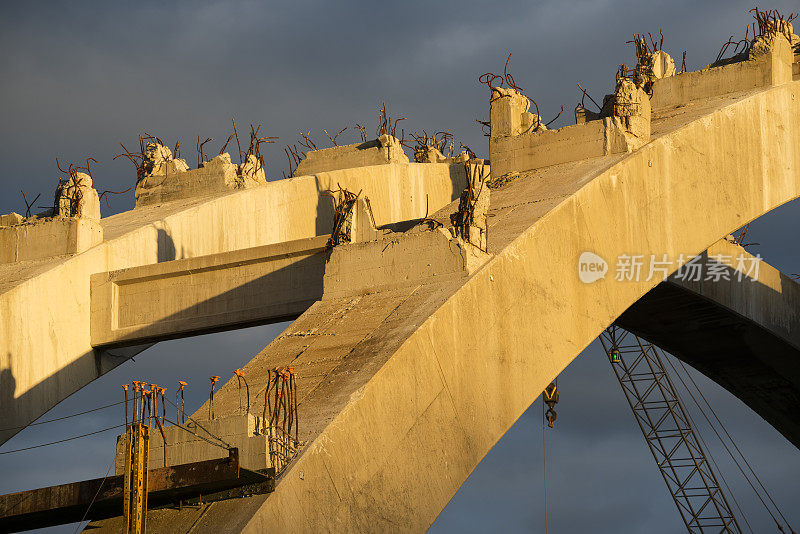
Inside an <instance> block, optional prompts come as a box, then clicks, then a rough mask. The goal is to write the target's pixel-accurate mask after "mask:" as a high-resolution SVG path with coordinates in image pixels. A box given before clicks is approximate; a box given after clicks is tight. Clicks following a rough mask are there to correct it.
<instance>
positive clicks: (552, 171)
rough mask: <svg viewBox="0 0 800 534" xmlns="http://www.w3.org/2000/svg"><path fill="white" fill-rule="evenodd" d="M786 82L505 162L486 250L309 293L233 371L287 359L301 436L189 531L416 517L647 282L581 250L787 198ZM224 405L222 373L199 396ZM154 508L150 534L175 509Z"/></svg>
mask: <svg viewBox="0 0 800 534" xmlns="http://www.w3.org/2000/svg"><path fill="white" fill-rule="evenodd" d="M798 94H800V85H798V84H797V83H792V84H785V85H781V86H778V87H774V88H770V89H767V90H761V91H755V92H750V93H745V94H738V95H736V96H732V97H725V98H717V99H713V100H708V101H706V102H704V103H703V104H702V105H694V106H687V107H686V109H662V110H658V111H656V112H654V122H653V138H652V140H651V142H650V143H648V144H646V145H645V146H643V147H641V148H640V149H638V150H636V151H634V152H633V153H631V154H628V155H612V156H606V157H602V158H594V159H592V160H587V161H582V162H574V163H566V164H562V165H553V166H549V167H546V168H543V169H536V170H533V171H527V172H522V173H520V176H519V178H517V179H516V180H514V181H512V182H510V183H508V184H507V185H505V186H504V187H502V188H500V189H498V190H495V191H494V192H493V194H492V197H491V208H490V214H491V215H492V216H491V217H490V218H489V221H490V232H489V234H490V240H489V252H490V254H492V257H491V258H490V259H489V260H488V261H487V262H486V263H485V264H484V266H483V267H481V268H478V269H477V270H476V271H475V272H473V273H472V274H471V275H469V276H467V277H465V278H457V279H449V280H442V281H435V279H432V278H428V279H426V280H422V281H420V280H409V283H408V284H407V285H406V286H405V287H394V288H390V289H386V290H376V291H374V292H368V293H363V292H362V291H355V292H354V293H353V294H350V295H347V294H331V295H329V296H324V297H323V299H322V300H321V301H320V302H318V303H316V304H314V305H313V306H312V307H311V308H310V309H309V310H308V311H307V312H306V313H304V314H303V315H302V316H300V317H299V318H298V319H297V320H296V321H295V322H294V323H293V324H292V325H291V326H290V327H289V329H287V331H286V332H284V333H283V334H282V335H280V336H279V337H278V338H276V339H275V340H274V341H273V342H272V343H271V344H270V345H269V346H268V347H267V348H266V349H264V350H263V351H262V352H261V353H259V355H257V356H256V357H255V358H254V359H253V360H252V361H251V362H250V363H249V364H248V365H247V366H246V367H245V368H244V372H245V374H246V376H247V377H248V381H249V383H250V387H251V389H253V390H255V391H259V390H261V388H262V387H263V385H264V379H265V369H268V368H272V367H275V366H284V365H290V364H291V365H293V366H294V367H295V369H296V373H297V376H298V386H299V395H300V399H301V404H300V414H301V415H300V417H301V421H302V424H301V439H305V440H308V441H309V444H308V445H307V446H306V447H305V448H304V449H303V450H301V452H300V454H299V456H298V458H297V459H296V460H295V461H294V463H293V464H291V465H290V466H289V468H288V470H287V471H286V472H285V473H284V475H283V476H282V478H281V479H280V480H279V482H278V484H277V487H276V491H275V493H273V494H270V495H269V496H260V497H252V498H250V499H243V500H241V501H240V502H238V503H228V504H227V506H226V507H220V508H218V509H217V510H216V511H214V512H213V513H209V514H206V515H209V518H208V523H205V522H204V521H203V520H200V522H199V523H198V524H197V527H198V528H211V526H212V522H213V521H217V522H218V521H220V520H221V519H222V518H226V517H228V518H231V520H236V521H239V520H240V519H241V515H244V514H246V515H247V516H248V517H251V519H250V520H249V521H248V522H247V523H246V525H243V526H241V523H239V524H237V526H236V530H237V531H239V530H241V531H244V532H261V531H264V530H276V531H295V532H296V531H363V530H369V531H375V530H380V531H385V530H392V531H394V530H403V531H419V530H423V529H424V528H426V527H427V526H429V525H430V523H431V522H432V521H433V520H434V519H435V517H436V516H437V515H438V513H439V512H440V511H441V509H442V508H443V507H444V506H445V504H446V503H447V502H448V501H449V499H450V498H451V497H452V495H453V494H454V493H455V492H456V490H457V489H458V487H459V486H460V485H461V483H462V482H463V481H464V480H465V479H466V477H467V476H468V475H469V473H470V472H471V471H472V469H473V468H474V467H475V466H476V465H477V463H478V462H479V461H480V459H481V458H482V457H483V456H484V455H485V454H486V452H487V451H488V450H489V449H490V448H491V447H492V446H493V445H494V444H495V443H496V441H497V440H498V439H499V438H500V437H501V436H502V435H503V433H505V431H506V430H507V429H508V428H509V427H510V426H511V425H512V424H513V423H514V421H515V420H516V419H517V418H518V417H519V416H520V415H521V414H522V413H523V411H524V410H525V409H526V408H527V407H528V406H529V405H530V403H531V402H532V401H533V400H534V399H535V398H536V397H537V396H538V395H539V393H540V392H541V391H542V389H543V388H544V387H545V386H546V385H547V384H548V383H549V382H550V381H551V380H552V379H553V378H554V377H555V376H556V375H557V374H558V373H559V372H560V371H561V370H562V369H563V368H564V367H565V366H566V365H568V364H569V362H570V361H571V360H572V359H573V358H574V357H575V356H576V355H577V354H578V353H580V351H581V350H582V349H583V348H584V347H585V346H586V345H587V344H588V343H590V342H591V341H592V340H593V339H594V338H595V337H596V336H597V335H598V334H599V333H600V332H601V331H602V330H603V329H604V328H605V327H606V326H608V325H609V324H610V323H611V322H613V321H614V320H615V319H616V318H617V317H618V316H619V315H620V314H622V313H623V312H624V311H625V310H626V309H627V308H629V307H630V306H631V305H632V304H633V303H634V302H636V301H637V300H638V299H640V298H641V297H642V296H643V295H645V294H646V293H647V292H648V291H649V290H651V289H652V288H653V287H654V286H656V285H657V284H658V280H657V279H653V280H649V281H646V280H644V279H643V278H642V279H640V280H634V281H616V280H615V279H614V278H613V277H607V278H605V279H601V280H598V281H596V282H595V283H593V284H584V283H581V282H580V281H579V279H578V276H577V260H578V257H579V256H580V254H581V253H582V252H584V251H593V252H594V253H596V254H598V255H600V256H601V257H603V258H606V259H608V260H609V261H611V260H612V259H613V258H616V257H618V256H619V255H621V254H625V253H631V251H635V252H636V253H639V254H651V253H652V254H663V253H666V254H668V255H669V256H672V257H677V256H678V255H679V254H699V253H701V252H702V251H704V250H705V249H707V248H708V247H710V246H711V245H712V244H713V243H715V242H716V241H717V240H718V239H720V238H721V237H722V236H725V235H727V234H729V233H730V232H732V231H733V230H734V229H736V228H739V227H740V226H742V225H743V224H744V223H746V222H748V221H750V220H752V219H754V218H756V217H757V216H759V215H760V214H762V213H764V212H765V211H768V210H770V209H772V208H774V207H776V206H778V205H780V204H782V203H784V202H786V201H788V200H791V199H793V198H796V197H797V196H798V195H799V194H800V174H799V173H798V171H800V126H798V124H799V123H798V120H797V119H798V117H800V99H798ZM764 154H770V155H771V157H769V158H765V157H763V155H764ZM454 209H455V204H453V205H451V206H448V207H447V208H445V209H444V210H442V212H440V214H437V215H436V216H435V217H434V218H435V219H437V218H438V219H439V220H441V219H443V218H444V217H446V215H447V214H449V213H452V212H453V210H454ZM354 250H357V249H354ZM346 253H347V252H346V250H345V249H343V250H342V254H346ZM570 266H574V270H572V269H573V268H571V267H570ZM763 295H764V296H767V295H772V297H773V298H776V299H780V298H782V297H781V295H780V294H778V293H776V292H774V291H772V292H767V291H765V292H764V293H763ZM794 356H795V357H796V353H795V354H794ZM794 380H795V381H796V380H797V378H796V377H795V378H794ZM732 391H733V393H734V394H737V395H738V394H742V392H741V391H737V390H735V389H734V390H732ZM742 396H744V397H746V395H743V394H742ZM258 397H259V395H258V394H256V395H255V398H256V399H258ZM237 402H238V397H237V388H236V386H235V383H234V382H229V383H228V384H226V385H225V386H224V387H223V388H222V389H221V390H220V391H219V393H218V394H217V395H216V396H215V410H220V411H223V412H226V413H232V412H233V411H234V410H236V409H237V407H238V405H237ZM253 405H254V409H255V411H256V412H257V411H258V409H259V405H258V400H256V401H255V402H254V403H253ZM205 410H207V407H205V406H204V407H202V408H201V409H200V410H198V413H197V415H198V416H202V414H203V413H204V411H205ZM256 508H257V511H255V510H256ZM158 517H159V523H158V524H159V525H164V526H165V527H164V528H165V529H166V530H164V531H168V528H169V525H177V524H179V523H181V522H182V521H184V518H183V517H181V512H178V511H175V510H170V511H161V512H158ZM108 526H109V528H110V527H111V526H112V524H111V523H109V524H108ZM154 528H155V527H154Z"/></svg>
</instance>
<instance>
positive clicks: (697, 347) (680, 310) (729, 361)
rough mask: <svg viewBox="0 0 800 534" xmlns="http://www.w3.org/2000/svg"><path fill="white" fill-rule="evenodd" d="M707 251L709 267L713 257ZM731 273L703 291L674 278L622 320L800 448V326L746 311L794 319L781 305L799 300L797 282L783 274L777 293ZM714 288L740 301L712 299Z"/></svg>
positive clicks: (628, 326) (782, 318)
mask: <svg viewBox="0 0 800 534" xmlns="http://www.w3.org/2000/svg"><path fill="white" fill-rule="evenodd" d="M703 256H704V258H703V263H704V264H705V263H706V260H707V254H706V253H703ZM727 271H728V274H729V276H730V277H731V280H732V282H731V283H727V282H705V284H714V283H725V284H727V287H726V288H724V289H718V288H711V289H707V290H705V291H702V290H700V288H701V287H702V284H696V286H697V287H693V284H686V283H685V282H676V281H675V279H674V277H671V279H668V280H667V281H666V282H662V283H661V284H659V285H657V286H656V287H654V288H653V289H651V290H650V291H649V292H648V293H647V294H645V295H644V296H643V297H642V298H640V299H639V300H638V301H637V302H635V303H634V304H633V305H632V306H631V307H630V308H628V309H627V310H626V311H625V312H624V313H623V314H622V315H620V316H619V317H618V318H617V321H616V323H617V324H619V325H620V326H622V327H623V328H625V329H626V330H629V331H631V332H633V333H634V334H636V335H638V336H640V337H642V338H644V339H646V340H648V341H650V342H652V343H655V344H656V345H658V346H659V347H661V348H662V349H664V350H665V351H667V352H669V353H670V354H673V355H674V356H676V357H677V358H679V359H680V360H682V361H684V362H686V363H687V364H689V365H691V366H692V367H694V368H695V369H697V370H698V371H700V372H701V373H703V374H704V375H706V376H707V377H709V378H710V379H712V380H713V381H715V382H716V383H718V384H719V385H721V386H722V387H724V388H725V389H727V390H728V391H730V392H731V393H732V394H733V395H735V396H736V397H737V398H739V399H740V400H741V401H742V402H744V403H745V404H747V405H748V406H749V407H750V408H752V409H753V410H754V411H755V412H756V413H758V414H759V415H760V416H761V417H762V418H764V420H766V421H767V422H768V423H770V424H771V425H772V426H773V427H775V429H777V430H778V431H779V432H780V433H781V434H783V435H784V437H786V439H788V440H789V441H790V442H792V443H793V444H794V445H795V446H796V447H798V448H800V419H798V417H797V414H798V413H800V334H799V333H798V329H797V327H798V326H800V325H797V324H795V325H794V326H795V328H792V327H791V325H789V327H788V328H786V331H784V332H780V331H775V330H774V329H771V328H769V325H767V326H765V324H764V321H763V320H762V321H757V320H754V318H751V317H747V316H745V315H742V313H740V311H741V310H746V309H748V308H749V309H753V310H754V311H755V313H758V314H762V315H763V316H764V318H766V319H767V320H768V321H767V322H771V323H772V325H781V326H784V325H786V323H787V322H790V321H792V318H788V317H784V316H782V315H783V314H781V313H780V310H781V308H782V306H780V305H779V303H781V302H782V301H784V300H785V299H790V302H796V300H795V299H793V298H792V295H793V294H795V295H796V294H797V287H798V284H797V283H796V282H795V281H794V280H792V279H791V278H790V277H788V276H785V275H783V274H781V275H780V280H781V283H780V286H781V289H780V291H778V290H776V289H774V288H772V287H769V286H767V285H765V284H763V283H761V282H758V281H754V280H752V279H750V278H743V279H742V281H741V282H738V281H736V282H733V281H734V280H736V278H735V273H736V271H735V270H733V269H732V268H728V269H727ZM713 291H716V292H717V293H722V296H724V298H725V299H726V300H727V301H728V302H732V303H734V305H733V306H728V305H726V304H725V303H722V302H721V301H720V300H719V299H717V298H710V297H709V295H708V293H710V292H713ZM736 303H738V304H739V305H738V306H737V305H735V304H736ZM734 308H738V309H734ZM770 318H771V319H772V320H771V321H769V319H770ZM794 321H795V322H796V321H797V318H794ZM781 323H783V324H781Z"/></svg>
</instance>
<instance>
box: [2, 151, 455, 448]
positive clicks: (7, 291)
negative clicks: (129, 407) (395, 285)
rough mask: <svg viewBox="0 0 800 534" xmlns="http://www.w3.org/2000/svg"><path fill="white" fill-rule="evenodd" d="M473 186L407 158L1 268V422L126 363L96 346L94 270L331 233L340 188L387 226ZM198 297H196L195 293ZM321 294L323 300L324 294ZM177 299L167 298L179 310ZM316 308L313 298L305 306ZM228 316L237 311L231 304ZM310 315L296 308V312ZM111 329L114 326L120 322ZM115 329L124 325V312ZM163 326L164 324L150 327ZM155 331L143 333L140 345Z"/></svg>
mask: <svg viewBox="0 0 800 534" xmlns="http://www.w3.org/2000/svg"><path fill="white" fill-rule="evenodd" d="M465 180H466V177H465V172H464V167H463V165H449V164H412V163H405V164H389V165H379V166H370V167H363V168H348V169H341V170H337V171H331V172H320V173H318V174H316V175H312V176H301V177H297V178H292V179H289V180H283V181H280V182H270V183H267V184H263V185H261V186H258V187H252V188H246V189H243V190H238V191H234V192H230V193H227V194H225V193H223V194H221V195H220V194H216V195H211V196H208V195H204V196H200V197H198V198H189V199H179V200H174V201H172V202H167V203H165V204H157V205H153V206H143V207H139V208H136V209H134V210H132V211H129V212H125V213H122V214H119V215H116V216H113V217H108V218H106V219H103V220H102V221H101V223H100V224H101V226H102V230H103V236H104V240H103V241H102V242H101V243H99V244H97V245H96V246H94V247H92V248H89V249H88V250H86V251H84V252H82V253H80V254H73V255H71V256H66V257H64V256H58V257H55V258H51V259H46V260H40V261H23V262H16V263H13V264H6V265H0V309H2V310H3V316H2V318H3V320H2V322H0V358H2V359H0V362H2V364H1V366H2V371H0V372H1V373H2V385H3V388H2V393H3V399H2V400H3V402H2V408H0V416H2V418H3V419H4V420H5V421H7V422H8V424H7V426H9V427H12V426H18V425H24V424H26V423H28V422H30V421H32V420H34V419H35V418H37V417H39V416H40V415H41V414H43V413H44V412H46V411H47V410H48V409H50V408H52V407H53V406H54V405H55V404H56V403H57V402H59V401H60V400H62V399H63V398H65V397H66V396H68V395H70V394H71V393H73V392H75V391H76V390H78V389H79V388H80V387H82V386H83V385H85V384H86V383H88V382H89V381H91V380H94V379H95V378H97V377H98V376H100V375H102V374H103V373H104V372H106V371H108V370H109V369H111V368H113V367H114V366H116V365H119V364H120V363H122V362H123V361H125V358H124V357H117V356H113V355H112V354H111V353H109V352H107V351H103V350H98V351H95V350H94V349H93V344H92V338H91V324H90V323H91V321H90V314H91V284H90V277H91V276H92V275H93V274H97V273H103V272H109V271H118V270H120V269H127V268H131V267H140V266H146V265H155V264H158V263H162V262H169V261H172V260H178V259H191V258H198V257H200V256H207V255H212V254H219V253H225V252H230V251H237V250H243V249H247V248H252V247H258V246H266V245H272V244H278V243H284V242H286V241H291V240H298V239H308V238H313V237H315V236H322V235H326V234H329V233H330V232H331V228H332V226H333V217H334V210H333V205H332V202H331V199H330V197H328V196H326V195H325V194H324V193H325V192H326V191H328V190H331V189H336V188H338V187H339V186H341V187H345V188H349V189H351V190H353V191H356V192H358V191H361V192H362V194H363V195H364V196H367V197H368V198H370V203H371V207H372V213H373V215H374V222H375V224H377V225H387V224H391V223H396V222H398V221H406V220H413V219H418V218H421V217H424V216H425V214H426V213H427V210H436V209H439V208H440V207H442V206H443V205H445V204H447V203H449V202H451V201H452V200H454V199H455V198H457V197H458V195H459V194H460V192H461V190H462V189H463V187H464V183H465ZM240 259H241V258H240ZM263 265H266V264H263ZM154 269H156V270H159V269H161V270H169V269H168V268H166V267H163V268H162V267H154ZM265 273H266V271H264V273H262V274H265ZM247 276H250V277H251V278H252V276H254V275H253V273H250V275H247ZM316 283H317V284H319V283H321V281H320V280H316ZM204 287H206V288H207V289H208V291H206V292H205V293H203V292H202V291H199V292H198V293H197V295H196V296H197V298H198V299H201V298H203V299H205V300H206V301H208V300H209V298H214V297H215V296H216V291H219V289H220V288H219V287H216V286H215V285H214V284H211V286H209V285H206V286H204ZM187 291H188V294H189V295H191V294H192V293H191V289H188V290H187ZM309 291H311V292H312V293H313V289H309ZM117 293H119V291H118V289H117ZM312 300H313V299H312ZM198 302H199V300H198ZM110 304H111V303H110V301H107V302H104V303H103V304H102V305H101V306H102V307H103V309H107V310H110V309H111V305H110ZM174 304H175V302H174V301H173V302H165V303H164V305H165V306H170V305H173V308H174ZM245 304H246V303H245ZM308 304H310V302H309V301H308V299H306V302H305V303H304V305H306V306H307V305H308ZM244 307H246V306H244ZM161 311H162V312H163V311H164V310H161ZM218 311H219V312H220V313H222V314H224V313H226V312H227V311H228V309H227V304H224V303H223V304H222V308H219V309H218ZM300 311H302V310H301V309H298V310H294V309H293V310H289V311H288V312H287V316H292V315H293V314H295V313H299V312H300ZM198 313H199V312H198ZM276 313H277V312H276ZM247 314H248V312H247V310H246V309H245V310H243V311H242V315H241V316H240V317H239V318H238V319H235V320H234V323H235V322H236V321H237V320H242V324H245V323H249V324H252V323H253V322H256V323H258V322H269V320H268V319H265V318H264V317H260V318H259V317H256V318H253V317H250V319H248V318H247V317H244V316H245V315H247ZM171 315H174V314H171ZM201 315H202V314H201ZM251 315H252V314H251ZM287 316H284V317H282V319H285V318H286V317H287ZM173 318H174V317H173ZM100 322H101V323H103V321H102V320H101V321H100ZM224 323H225V319H224V318H221V319H220V321H219V322H218V324H217V323H215V324H211V325H210V326H209V325H207V326H208V328H206V329H205V331H209V330H214V329H215V328H218V327H220V326H225V325H224ZM103 324H105V325H106V328H111V323H110V319H107V320H106V321H105V323H103ZM123 326H125V325H124V324H123ZM114 327H115V328H116V327H119V317H118V318H117V323H116V324H115V325H114ZM154 328H155V329H158V328H159V327H157V326H155V327H154V326H152V325H145V326H143V327H142V329H144V330H148V329H149V330H152V329H154ZM188 329H189V330H193V329H192V328H190V327H189V328H188ZM136 330H137V327H136V326H135V325H134V326H131V327H130V328H127V330H126V332H127V334H129V335H131V339H133V338H137V335H135V334H133V332H135V331H136ZM162 330H165V331H161V332H158V336H156V337H170V335H171V334H176V332H174V331H171V329H170V328H162ZM178 330H180V329H178ZM184 331H186V328H184ZM150 333H152V332H150ZM147 334H148V332H146V331H145V332H142V335H141V336H138V338H139V340H140V341H141V339H142V338H144V337H148V336H147ZM103 341H105V342H108V341H114V340H113V339H105V338H103V340H101V344H102V342H103ZM117 341H119V340H117ZM131 343H132V344H137V343H138V342H137V341H135V340H134V341H131ZM11 435H13V432H4V433H3V436H2V440H3V441H5V440H6V439H8V438H9V437H10V436H11Z"/></svg>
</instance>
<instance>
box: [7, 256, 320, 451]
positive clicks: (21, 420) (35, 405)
mask: <svg viewBox="0 0 800 534" xmlns="http://www.w3.org/2000/svg"><path fill="white" fill-rule="evenodd" d="M327 256H328V252H327V251H321V252H319V253H318V254H315V255H314V256H311V257H309V258H305V259H303V260H299V261H297V262H296V263H294V264H292V265H290V266H287V267H285V268H281V269H277V270H275V271H273V272H271V273H268V274H266V275H264V276H263V277H260V278H258V279H257V280H253V281H250V282H248V283H245V284H242V285H241V286H239V287H237V288H235V289H232V290H230V291H225V292H223V293H220V294H219V295H216V296H214V297H213V298H210V299H206V300H204V301H202V302H198V303H197V304H195V305H193V306H190V307H188V308H186V309H184V310H181V311H180V312H178V313H175V314H173V315H170V316H169V317H166V318H164V319H162V320H160V321H158V322H156V323H155V324H156V325H164V326H165V328H164V329H163V330H164V332H163V333H159V334H157V335H150V334H149V333H148V335H145V336H142V335H138V336H137V334H136V332H134V333H132V334H131V335H132V336H134V338H133V339H130V340H128V341H120V342H119V343H114V344H111V345H107V346H103V347H95V349H94V350H90V351H88V352H86V353H84V354H83V355H82V356H80V357H78V358H76V359H75V360H74V361H73V362H72V363H70V364H68V365H66V366H64V367H62V368H60V369H58V370H57V371H55V372H54V373H53V374H52V375H50V376H49V377H47V378H46V379H45V380H42V381H41V382H39V383H38V384H36V385H35V386H34V387H32V388H31V389H29V390H28V391H26V392H24V393H22V394H21V395H20V396H18V397H16V398H15V397H14V388H15V384H16V382H15V380H14V377H13V374H12V372H11V370H10V369H4V370H3V371H0V380H2V382H0V386H2V389H0V421H2V422H3V423H2V425H0V427H3V428H8V427H13V426H20V425H27V424H30V423H32V422H33V421H35V420H36V419H38V418H39V417H41V416H42V415H44V414H45V413H46V412H48V411H49V410H50V409H52V408H53V407H55V406H56V405H57V404H58V403H59V402H61V401H62V400H64V399H66V398H67V397H69V396H70V395H72V394H73V393H75V392H76V391H78V390H79V389H81V388H82V387H84V386H85V385H87V384H89V383H90V382H92V381H93V380H96V379H97V378H99V377H100V376H102V375H104V374H105V373H107V372H109V371H111V370H112V369H114V368H116V367H117V366H118V365H120V364H122V363H124V362H126V361H128V359H130V358H131V357H132V356H135V355H136V354H138V353H140V352H142V351H143V350H145V349H146V348H148V347H150V346H152V344H154V343H155V342H157V341H164V340H168V339H179V338H184V337H190V336H196V335H202V334H210V333H215V332H224V331H228V330H236V329H239V328H247V327H251V326H259V325H267V324H274V323H280V322H284V321H291V320H294V319H296V318H297V317H299V316H300V315H301V314H302V313H303V312H305V310H307V309H308V308H309V307H311V305H312V304H314V303H315V302H316V301H317V300H319V299H320V298H321V297H322V277H323V274H324V272H325V262H326V259H327ZM298 273H301V275H300V276H302V280H310V282H307V283H302V284H299V283H298V282H299V281H300V280H301V278H300V276H298ZM311 273H313V274H311ZM286 288H289V289H290V290H291V295H292V299H291V300H287V301H283V302H278V303H276V302H266V301H265V299H263V297H260V296H259V295H263V294H264V292H265V291H266V292H269V291H270V289H274V290H275V291H276V292H280V291H282V292H283V293H286ZM231 302H240V303H241V304H240V307H239V308H236V309H230V308H229V304H230V303H231ZM220 309H224V310H226V311H225V312H223V313H218V314H216V315H214V314H211V315H209V314H210V312H211V311H212V310H220ZM242 312H245V313H244V314H243V313H242ZM242 315H246V316H247V317H246V318H245V319H242ZM194 318H196V320H193V319H194ZM209 318H211V319H213V321H210V320H209ZM187 319H189V320H190V322H192V323H194V324H195V326H194V327H193V328H185V324H186V321H187ZM176 323H177V324H176ZM175 326H181V327H182V329H180V330H176V329H175ZM142 330H145V329H142ZM148 330H149V329H148ZM9 358H10V356H9ZM9 361H10V360H9ZM65 384H74V385H75V387H74V389H65ZM20 430H22V429H14V430H10V431H5V432H0V445H2V444H3V443H5V442H6V441H8V440H9V439H10V438H11V437H13V436H14V435H15V434H17V433H18V432H19V431H20Z"/></svg>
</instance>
